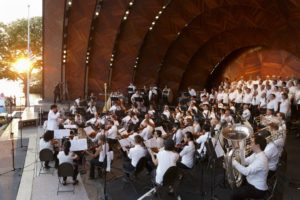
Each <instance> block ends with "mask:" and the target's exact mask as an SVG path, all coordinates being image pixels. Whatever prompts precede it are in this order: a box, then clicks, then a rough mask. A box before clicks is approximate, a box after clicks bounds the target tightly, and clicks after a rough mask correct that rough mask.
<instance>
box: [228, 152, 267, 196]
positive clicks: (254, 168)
mask: <svg viewBox="0 0 300 200" xmlns="http://www.w3.org/2000/svg"><path fill="white" fill-rule="evenodd" d="M245 162H246V164H248V166H247V167H244V166H243V165H241V164H240V163H238V162H237V161H236V160H234V161H233V163H232V164H233V166H234V167H235V168H236V169H237V170H238V171H239V172H240V173H241V174H243V175H245V176H246V179H247V181H248V183H249V184H251V185H253V186H254V187H255V188H256V189H258V190H263V191H266V190H267V189H268V185H267V176H268V171H269V166H268V158H267V156H266V154H265V153H264V152H263V151H262V152H259V153H257V154H256V153H253V154H252V155H251V156H249V157H247V158H246V159H245Z"/></svg>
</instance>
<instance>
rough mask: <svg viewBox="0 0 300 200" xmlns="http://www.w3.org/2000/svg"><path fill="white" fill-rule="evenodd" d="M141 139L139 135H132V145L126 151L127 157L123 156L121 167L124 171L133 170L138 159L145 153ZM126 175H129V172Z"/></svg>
mask: <svg viewBox="0 0 300 200" xmlns="http://www.w3.org/2000/svg"><path fill="white" fill-rule="evenodd" d="M143 141H144V140H143V138H142V137H141V136H140V135H136V136H134V147H132V148H130V149H129V150H127V151H126V153H127V157H125V158H124V162H123V168H124V169H125V171H134V170H135V167H136V165H137V164H138V162H139V160H140V159H141V158H142V157H145V156H146V155H147V149H146V148H145V146H144V143H143ZM126 175H127V176H128V177H129V174H126Z"/></svg>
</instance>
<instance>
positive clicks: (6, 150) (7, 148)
mask: <svg viewBox="0 0 300 200" xmlns="http://www.w3.org/2000/svg"><path fill="white" fill-rule="evenodd" d="M28 141H29V140H28V138H25V139H23V145H24V146H27V145H28ZM11 142H12V141H11V140H3V141H0V147H1V153H0V200H14V199H16V196H17V193H18V189H19V184H20V181H21V177H22V172H23V169H18V168H23V167H24V162H25V157H26V153H27V149H26V148H23V149H22V148H20V146H21V140H20V139H17V140H14V148H15V168H16V170H15V171H12V169H13V167H12V154H11V147H12V143H11ZM24 170H26V168H25V169H24Z"/></svg>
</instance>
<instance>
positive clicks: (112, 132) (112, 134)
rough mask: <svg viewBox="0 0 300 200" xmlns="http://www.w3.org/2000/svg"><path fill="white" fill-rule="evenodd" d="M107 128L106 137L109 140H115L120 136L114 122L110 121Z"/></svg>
mask: <svg viewBox="0 0 300 200" xmlns="http://www.w3.org/2000/svg"><path fill="white" fill-rule="evenodd" d="M107 123H108V124H107V126H106V127H105V129H107V133H106V136H107V138H108V139H111V140H115V139H116V138H117V135H118V128H117V126H116V125H114V122H113V121H112V120H108V122H107Z"/></svg>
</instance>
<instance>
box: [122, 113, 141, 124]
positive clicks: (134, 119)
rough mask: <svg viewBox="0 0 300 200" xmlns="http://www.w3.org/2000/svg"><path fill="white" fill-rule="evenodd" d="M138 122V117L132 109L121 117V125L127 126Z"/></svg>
mask: <svg viewBox="0 0 300 200" xmlns="http://www.w3.org/2000/svg"><path fill="white" fill-rule="evenodd" d="M138 122H139V118H138V117H137V116H136V114H135V113H134V112H132V111H130V112H129V113H128V115H127V116H126V117H124V118H123V119H122V124H123V126H125V127H127V126H129V125H130V124H134V125H135V124H137V123H138Z"/></svg>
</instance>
